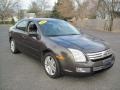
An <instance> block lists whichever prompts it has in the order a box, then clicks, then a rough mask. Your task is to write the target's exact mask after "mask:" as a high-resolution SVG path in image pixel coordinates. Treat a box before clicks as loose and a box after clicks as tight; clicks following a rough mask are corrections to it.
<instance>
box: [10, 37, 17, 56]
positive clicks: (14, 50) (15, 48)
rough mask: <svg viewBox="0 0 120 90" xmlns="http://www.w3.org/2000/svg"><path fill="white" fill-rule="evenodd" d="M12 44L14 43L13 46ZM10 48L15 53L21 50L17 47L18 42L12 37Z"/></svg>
mask: <svg viewBox="0 0 120 90" xmlns="http://www.w3.org/2000/svg"><path fill="white" fill-rule="evenodd" d="M12 45H13V46H12ZM12 47H13V48H14V49H12ZM10 50H11V52H12V53H13V54H17V53H19V50H18V49H17V47H16V43H15V40H14V39H11V40H10Z"/></svg>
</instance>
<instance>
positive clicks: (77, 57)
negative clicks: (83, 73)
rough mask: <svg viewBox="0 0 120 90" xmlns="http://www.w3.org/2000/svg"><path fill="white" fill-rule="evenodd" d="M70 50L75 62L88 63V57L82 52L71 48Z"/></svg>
mask: <svg viewBox="0 0 120 90" xmlns="http://www.w3.org/2000/svg"><path fill="white" fill-rule="evenodd" d="M68 50H69V51H70V52H71V53H72V55H73V57H74V59H75V62H86V57H85V55H84V54H83V53H82V52H81V51H79V50H76V49H71V48H68Z"/></svg>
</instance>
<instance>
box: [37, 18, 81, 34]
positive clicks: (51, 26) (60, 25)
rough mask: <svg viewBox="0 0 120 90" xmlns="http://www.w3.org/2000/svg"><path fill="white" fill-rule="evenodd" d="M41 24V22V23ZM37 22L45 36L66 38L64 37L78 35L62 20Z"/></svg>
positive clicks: (76, 31)
mask: <svg viewBox="0 0 120 90" xmlns="http://www.w3.org/2000/svg"><path fill="white" fill-rule="evenodd" d="M41 22H42V21H41ZM41 22H39V25H40V29H41V30H42V33H43V34H44V35H45V36H66V35H79V34H80V32H79V31H78V30H77V29H76V28H75V27H73V26H72V25H70V24H69V23H67V22H66V21H62V20H50V21H46V22H45V23H41Z"/></svg>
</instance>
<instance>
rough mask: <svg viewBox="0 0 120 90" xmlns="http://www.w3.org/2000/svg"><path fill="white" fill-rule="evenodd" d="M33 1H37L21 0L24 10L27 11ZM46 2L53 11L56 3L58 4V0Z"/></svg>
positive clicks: (47, 0)
mask: <svg viewBox="0 0 120 90" xmlns="http://www.w3.org/2000/svg"><path fill="white" fill-rule="evenodd" d="M32 1H35V0H21V7H22V9H27V8H28V7H29V5H30V4H31V2H32ZM46 2H48V4H49V6H50V9H52V7H53V6H54V4H55V2H57V0H46Z"/></svg>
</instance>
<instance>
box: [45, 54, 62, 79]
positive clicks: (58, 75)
mask: <svg viewBox="0 0 120 90" xmlns="http://www.w3.org/2000/svg"><path fill="white" fill-rule="evenodd" d="M48 56H50V57H52V58H53V59H54V61H55V64H56V65H55V66H56V72H55V74H54V75H50V74H49V73H48V72H47V70H46V67H45V59H46V58H47V57H48ZM43 66H44V70H45V73H46V74H47V75H48V76H49V77H50V78H53V79H55V78H59V77H60V76H61V68H60V63H59V61H58V60H57V59H56V57H55V55H54V54H53V53H51V52H49V53H46V54H45V55H44V63H43Z"/></svg>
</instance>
